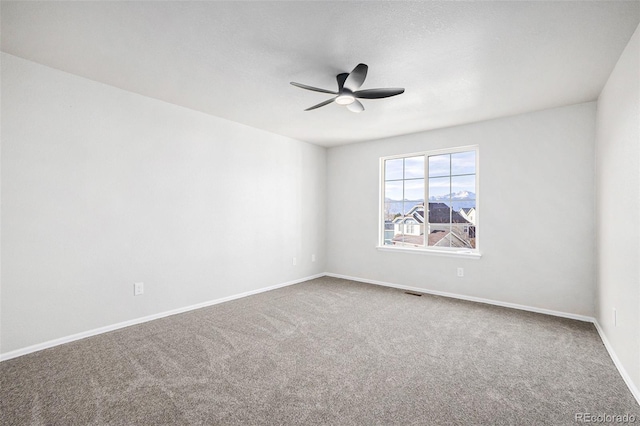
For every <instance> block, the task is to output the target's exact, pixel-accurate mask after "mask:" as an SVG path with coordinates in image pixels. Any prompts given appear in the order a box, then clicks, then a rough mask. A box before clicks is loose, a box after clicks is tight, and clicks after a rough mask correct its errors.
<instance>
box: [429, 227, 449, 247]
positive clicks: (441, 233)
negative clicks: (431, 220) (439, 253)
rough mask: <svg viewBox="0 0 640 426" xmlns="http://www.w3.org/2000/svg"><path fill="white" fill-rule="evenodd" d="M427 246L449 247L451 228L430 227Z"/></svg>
mask: <svg viewBox="0 0 640 426" xmlns="http://www.w3.org/2000/svg"><path fill="white" fill-rule="evenodd" d="M430 229H431V232H429V238H428V240H427V245H428V246H431V247H451V235H450V234H451V228H450V227H449V226H448V225H431V226H430Z"/></svg>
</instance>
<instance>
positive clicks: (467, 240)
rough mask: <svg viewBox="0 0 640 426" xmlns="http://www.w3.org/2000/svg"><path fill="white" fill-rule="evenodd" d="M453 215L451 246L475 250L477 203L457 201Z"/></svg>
mask: <svg viewBox="0 0 640 426" xmlns="http://www.w3.org/2000/svg"><path fill="white" fill-rule="evenodd" d="M452 209H453V211H452V213H451V222H452V225H451V246H452V247H458V248H468V249H471V248H475V245H476V227H475V220H476V202H475V200H472V201H455V202H453V205H452Z"/></svg>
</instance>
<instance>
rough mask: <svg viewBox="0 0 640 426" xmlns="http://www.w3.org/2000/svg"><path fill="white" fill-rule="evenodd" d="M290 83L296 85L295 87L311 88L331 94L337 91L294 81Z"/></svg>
mask: <svg viewBox="0 0 640 426" xmlns="http://www.w3.org/2000/svg"><path fill="white" fill-rule="evenodd" d="M291 84H292V85H294V86H296V87H299V88H301V89H307V90H313V91H314V92H320V93H329V94H331V95H337V94H338V92H333V91H331V90H326V89H318V88H317V87H313V86H307V85H306V84H301V83H296V82H294V81H292V82H291Z"/></svg>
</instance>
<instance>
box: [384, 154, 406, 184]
mask: <svg viewBox="0 0 640 426" xmlns="http://www.w3.org/2000/svg"><path fill="white" fill-rule="evenodd" d="M394 179H402V158H398V159H395V160H386V161H385V162H384V180H394Z"/></svg>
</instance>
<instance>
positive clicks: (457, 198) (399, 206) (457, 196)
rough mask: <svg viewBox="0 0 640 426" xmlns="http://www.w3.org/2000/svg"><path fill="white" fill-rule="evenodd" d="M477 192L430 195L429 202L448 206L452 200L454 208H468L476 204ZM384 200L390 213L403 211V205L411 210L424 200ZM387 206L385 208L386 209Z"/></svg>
mask: <svg viewBox="0 0 640 426" xmlns="http://www.w3.org/2000/svg"><path fill="white" fill-rule="evenodd" d="M475 199H476V194H475V193H473V192H470V191H458V192H454V193H451V194H447V195H439V196H434V197H429V202H432V203H434V202H435V203H444V204H446V205H448V206H451V204H452V202H453V203H454V204H453V206H454V209H456V210H457V209H460V208H464V209H468V208H470V207H475V206H476V201H475ZM384 202H385V204H386V208H388V209H389V211H388V212H389V213H391V214H396V213H402V211H403V206H404V211H405V212H407V211H409V210H411V209H412V208H413V207H414V206H416V205H418V204H423V203H424V200H404V201H402V200H392V199H390V198H385V199H384ZM386 208H385V209H386Z"/></svg>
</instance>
